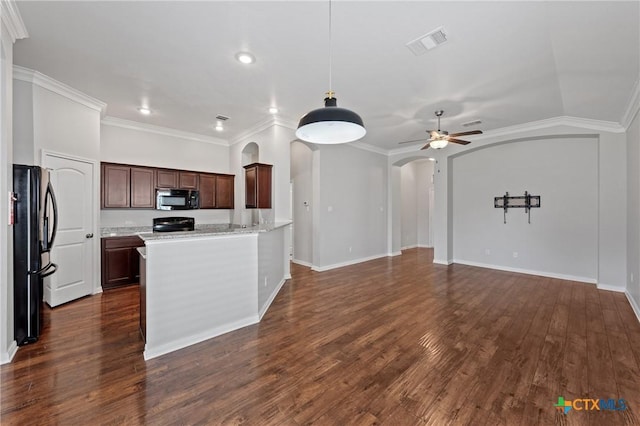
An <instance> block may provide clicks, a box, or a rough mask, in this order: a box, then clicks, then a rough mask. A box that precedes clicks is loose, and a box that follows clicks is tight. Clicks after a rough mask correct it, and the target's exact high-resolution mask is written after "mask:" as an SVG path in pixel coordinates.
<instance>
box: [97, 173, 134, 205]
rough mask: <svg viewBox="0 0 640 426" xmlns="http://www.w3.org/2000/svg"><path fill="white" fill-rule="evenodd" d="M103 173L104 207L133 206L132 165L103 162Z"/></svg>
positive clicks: (102, 192) (102, 200)
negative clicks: (131, 198)
mask: <svg viewBox="0 0 640 426" xmlns="http://www.w3.org/2000/svg"><path fill="white" fill-rule="evenodd" d="M101 174H102V180H101V182H102V187H101V189H102V191H101V195H102V197H101V198H102V199H101V202H100V204H101V207H102V208H103V209H123V208H128V207H131V201H130V197H131V176H130V174H131V167H129V166H123V165H121V164H107V163H102V170H101Z"/></svg>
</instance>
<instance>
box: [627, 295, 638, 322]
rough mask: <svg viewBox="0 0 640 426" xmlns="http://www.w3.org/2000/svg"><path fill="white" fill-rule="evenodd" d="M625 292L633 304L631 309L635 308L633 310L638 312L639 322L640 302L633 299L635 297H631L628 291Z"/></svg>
mask: <svg viewBox="0 0 640 426" xmlns="http://www.w3.org/2000/svg"><path fill="white" fill-rule="evenodd" d="M624 294H625V295H626V296H627V300H628V301H629V304H630V305H631V309H633V312H634V313H635V314H636V318H638V322H640V306H638V304H637V303H636V301H635V300H634V299H633V297H631V294H629V292H628V291H625V292H624Z"/></svg>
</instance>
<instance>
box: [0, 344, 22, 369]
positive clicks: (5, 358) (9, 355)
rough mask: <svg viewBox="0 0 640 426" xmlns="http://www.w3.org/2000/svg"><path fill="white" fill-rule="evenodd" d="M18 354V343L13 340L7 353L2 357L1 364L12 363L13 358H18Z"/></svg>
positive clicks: (0, 357) (0, 356)
mask: <svg viewBox="0 0 640 426" xmlns="http://www.w3.org/2000/svg"><path fill="white" fill-rule="evenodd" d="M16 352H18V345H17V344H16V341H15V340H13V341H12V342H11V344H10V345H9V347H8V348H7V351H6V352H3V353H2V355H0V364H7V363H9V362H11V360H12V359H13V357H14V356H16Z"/></svg>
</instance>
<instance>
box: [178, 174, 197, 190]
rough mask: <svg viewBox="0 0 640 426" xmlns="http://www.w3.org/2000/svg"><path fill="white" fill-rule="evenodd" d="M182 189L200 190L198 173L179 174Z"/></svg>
mask: <svg viewBox="0 0 640 426" xmlns="http://www.w3.org/2000/svg"><path fill="white" fill-rule="evenodd" d="M179 179H180V186H179V188H180V189H198V173H195V172H183V171H180V172H179Z"/></svg>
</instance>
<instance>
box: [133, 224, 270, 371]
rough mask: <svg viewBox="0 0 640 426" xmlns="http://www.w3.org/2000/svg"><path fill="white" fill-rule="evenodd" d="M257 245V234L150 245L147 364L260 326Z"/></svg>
mask: <svg viewBox="0 0 640 426" xmlns="http://www.w3.org/2000/svg"><path fill="white" fill-rule="evenodd" d="M276 233H280V232H276ZM257 239H258V234H257V233H253V234H239V235H225V236H215V237H201V238H188V239H171V240H152V241H146V247H147V265H146V266H147V291H146V299H147V303H146V306H147V321H146V323H147V333H146V346H145V352H144V358H145V359H150V358H153V357H156V356H159V355H162V354H165V353H168V352H171V351H174V350H176V349H180V348H183V347H186V346H189V345H192V344H194V343H197V342H201V341H203V340H206V339H209V338H212V337H215V336H218V335H220V334H223V333H226V332H228V331H232V330H235V329H238V328H241V327H244V326H247V325H250V324H254V323H257V322H258V321H259V316H258V311H259V308H258V292H257V291H256V283H257V282H258V241H257ZM281 261H282V260H281ZM274 279H275V278H274ZM280 279H281V277H280ZM280 279H278V281H280ZM276 292H277V291H276Z"/></svg>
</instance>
